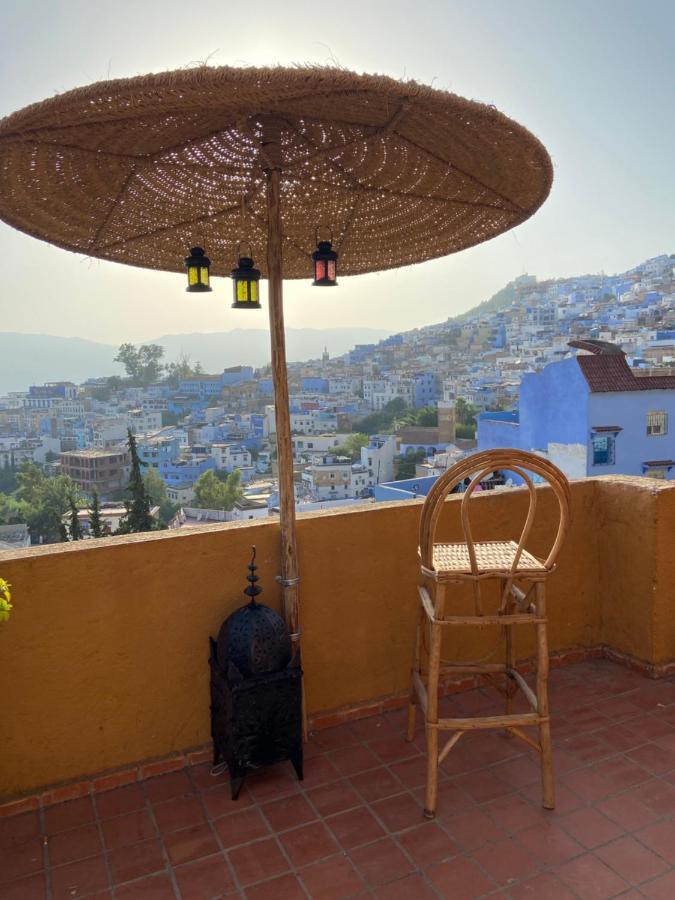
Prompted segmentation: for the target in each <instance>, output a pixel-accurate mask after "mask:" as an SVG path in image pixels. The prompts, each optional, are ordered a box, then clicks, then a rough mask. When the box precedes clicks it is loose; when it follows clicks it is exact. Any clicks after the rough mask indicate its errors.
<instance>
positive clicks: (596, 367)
mask: <svg viewBox="0 0 675 900" xmlns="http://www.w3.org/2000/svg"><path fill="white" fill-rule="evenodd" d="M576 359H577V362H578V363H579V368H580V369H581V374H582V375H583V376H584V378H585V379H586V381H587V383H588V386H589V388H590V389H591V391H592V393H594V394H598V393H606V392H608V391H617V392H620V391H658V390H661V391H662V390H675V375H649V376H645V377H640V378H636V376H635V375H634V374H633V372H632V371H631V368H630V366H629V365H628V363H627V362H626V359H625V357H623V356H619V355H616V354H604V353H601V354H591V355H589V356H577V358H576Z"/></svg>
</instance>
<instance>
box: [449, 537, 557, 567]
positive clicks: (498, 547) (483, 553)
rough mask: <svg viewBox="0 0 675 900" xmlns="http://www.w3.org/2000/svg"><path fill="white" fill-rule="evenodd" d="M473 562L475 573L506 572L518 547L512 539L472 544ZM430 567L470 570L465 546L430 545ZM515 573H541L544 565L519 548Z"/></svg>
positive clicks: (469, 561) (467, 549)
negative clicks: (476, 571) (431, 554)
mask: <svg viewBox="0 0 675 900" xmlns="http://www.w3.org/2000/svg"><path fill="white" fill-rule="evenodd" d="M474 549H475V551H476V565H477V566H478V571H479V572H510V571H511V566H512V565H513V560H514V558H515V555H516V551H517V550H518V544H516V543H515V542H514V541H483V542H481V543H476V544H474ZM434 569H435V570H436V571H437V572H457V573H458V574H466V573H468V572H470V571H471V560H470V558H469V548H468V547H467V545H466V544H434ZM516 571H517V572H532V571H536V572H545V571H546V569H545V568H544V566H543V565H542V564H541V563H540V562H539V560H538V559H536V558H535V557H534V556H532V554H531V553H528V552H527V550H523V552H522V553H521V555H520V559H519V560H518V566H517V568H516Z"/></svg>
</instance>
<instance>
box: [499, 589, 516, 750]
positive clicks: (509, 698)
mask: <svg viewBox="0 0 675 900" xmlns="http://www.w3.org/2000/svg"><path fill="white" fill-rule="evenodd" d="M504 589H505V582H502V595H503V593H504ZM506 604H507V605H506V613H507V615H508V614H510V613H511V612H513V608H512V607H513V604H512V603H511V600H510V599H507V601H506ZM503 627H504V644H505V653H504V657H505V658H504V662H505V663H506V685H505V687H506V715H507V716H510V715H512V714H513V698H514V696H515V695H516V693H517V690H518V689H517V685H516V682H515V681H514V680H513V678H511V676H510V672H511V670H513V669H514V668H515V666H516V648H515V646H514V643H513V628H512V627H511V626H510V625H504V626H503ZM505 734H506V736H507V737H511V733H510V732H509V730H508V729H507V730H506V732H505Z"/></svg>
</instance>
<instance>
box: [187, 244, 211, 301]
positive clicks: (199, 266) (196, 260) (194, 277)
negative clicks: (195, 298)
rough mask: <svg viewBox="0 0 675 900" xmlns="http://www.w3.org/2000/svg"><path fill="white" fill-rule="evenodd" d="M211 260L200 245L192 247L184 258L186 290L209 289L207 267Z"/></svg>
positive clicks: (209, 265)
mask: <svg viewBox="0 0 675 900" xmlns="http://www.w3.org/2000/svg"><path fill="white" fill-rule="evenodd" d="M210 267H211V260H210V259H209V258H208V256H206V254H205V253H204V250H203V249H202V247H193V248H192V249H191V250H190V255H189V256H187V257H186V258H185V268H186V269H187V277H188V283H187V287H186V288H185V290H186V291H190V292H194V291H210V290H211V284H210V281H209V269H210Z"/></svg>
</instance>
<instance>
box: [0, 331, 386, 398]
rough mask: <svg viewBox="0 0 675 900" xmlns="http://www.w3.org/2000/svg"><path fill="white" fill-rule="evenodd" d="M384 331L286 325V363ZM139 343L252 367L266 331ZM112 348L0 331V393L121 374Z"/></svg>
mask: <svg viewBox="0 0 675 900" xmlns="http://www.w3.org/2000/svg"><path fill="white" fill-rule="evenodd" d="M389 334H391V331H390V330H388V329H384V328H382V329H379V328H359V327H355V328H326V329H318V328H287V329H286V349H287V354H286V355H287V358H288V360H289V362H296V361H297V362H301V361H303V360H306V359H312V358H314V359H316V358H319V357H320V356H321V354H322V352H323V348H324V346H327V347H328V351H329V353H330V354H331V356H340V355H341V354H343V353H346V351H347V350H350V349H351V348H352V347H353V346H354V344H355V343H357V344H358V343H373V342H377V341H378V340H379V339H380V338H383V337H387V336H388V335H389ZM140 343H146V344H149V343H155V344H161V345H162V347H164V354H165V360H166V361H167V362H171V361H172V360H175V359H177V357H178V356H179V355H180V354H181V353H186V354H187V355H188V356H190V358H191V361H192V362H193V363H196V362H200V363H201V364H202V366H203V368H204V369H205V371H207V372H208V371H211V372H218V371H222V370H223V369H224V368H227V367H228V366H235V365H252V366H254V367H256V368H258V367H260V366H263V365H266V364H267V363H268V362H269V360H270V346H269V331H267V330H266V329H264V328H236V329H233V330H232V331H218V332H192V333H190V334H178V335H170V334H169V335H163V336H162V337H160V338H157V339H155V340H152V341H143V342H138V343H137V344H136V346H138V345H140ZM117 351H118V346H117V345H114V344H105V343H103V342H101V341H90V340H88V339H87V338H80V337H62V336H59V335H48V334H47V335H46V334H39V333H32V334H30V333H25V332H17V331H3V332H0V361H1V363H0V394H3V393H6V392H12V391H25V390H27V389H28V386H29V385H31V384H42V383H44V382H46V381H73V382H75V383H76V384H77V383H80V382H82V381H85V380H86V379H87V378H96V377H104V376H107V375H122V374H124V372H123V368H122V367H121V366H120V365H119V364H118V363H116V362H115V361H114V358H115V356H116V355H117Z"/></svg>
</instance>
